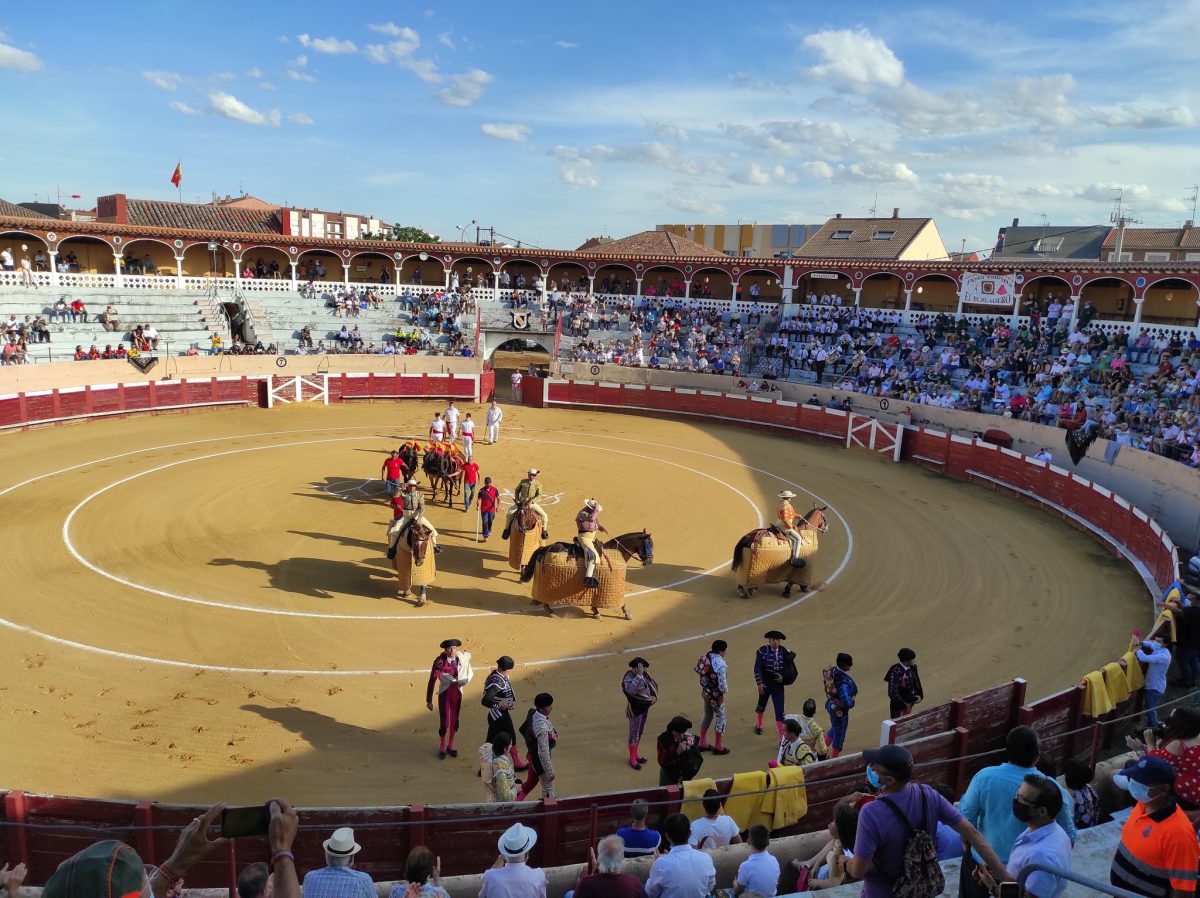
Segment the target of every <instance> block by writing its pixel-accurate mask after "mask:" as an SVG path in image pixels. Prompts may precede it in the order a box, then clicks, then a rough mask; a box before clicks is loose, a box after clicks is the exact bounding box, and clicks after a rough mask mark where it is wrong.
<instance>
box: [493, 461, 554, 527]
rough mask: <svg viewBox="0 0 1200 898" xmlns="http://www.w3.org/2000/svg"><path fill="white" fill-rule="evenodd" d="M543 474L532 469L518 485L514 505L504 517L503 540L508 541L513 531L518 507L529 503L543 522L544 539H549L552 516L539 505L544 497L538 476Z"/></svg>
mask: <svg viewBox="0 0 1200 898" xmlns="http://www.w3.org/2000/svg"><path fill="white" fill-rule="evenodd" d="M540 473H542V472H541V471H539V470H538V469H537V468H530V469H529V473H528V476H527V477H526V478H525V479H524V480H522V481H521V482H520V483H518V484H517V488H516V489H515V490H513V504H512V507H511V508H510V509H509V510H508V513H507V514H505V516H504V532H503V533H501V534H500V536H501V537H502V538H503V539H508V534H509V531H510V530H512V519H513V518H514V517H515V516H516V514H517V506H518V505H519V504H520V503H522V502H528V503H529V507H530V508H531V509H533V512H534V514H536V515H537V516H538V518H539V520H541V522H542V539H547V538H548V537H549V535H550V534H549V533H548V531H549V529H550V516H549V515H547V514H546V512H545V510H544V509H543V508H542V506H540V505H538V504H537V500H538V499H539V498H541V495H542V485H541V483H539V482H538V479H537V476H538V474H540Z"/></svg>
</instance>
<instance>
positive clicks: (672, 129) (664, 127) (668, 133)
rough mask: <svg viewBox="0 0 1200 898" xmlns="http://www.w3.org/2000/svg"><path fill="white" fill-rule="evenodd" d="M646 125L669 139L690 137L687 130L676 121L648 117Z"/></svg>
mask: <svg viewBox="0 0 1200 898" xmlns="http://www.w3.org/2000/svg"><path fill="white" fill-rule="evenodd" d="M646 127H647V128H649V129H650V130H651V131H653V132H654V133H655V134H657V135H658V136H659V137H665V138H667V139H668V140H687V139H688V133H687V131H685V130H684V129H683V128H681V127H679V126H678V125H676V124H675V123H674V122H660V121H654V120H652V119H646Z"/></svg>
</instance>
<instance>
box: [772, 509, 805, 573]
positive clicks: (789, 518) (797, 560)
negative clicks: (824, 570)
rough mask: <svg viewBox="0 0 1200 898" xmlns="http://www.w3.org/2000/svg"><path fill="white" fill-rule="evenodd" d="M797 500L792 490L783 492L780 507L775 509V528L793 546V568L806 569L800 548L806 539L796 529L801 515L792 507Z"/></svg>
mask: <svg viewBox="0 0 1200 898" xmlns="http://www.w3.org/2000/svg"><path fill="white" fill-rule="evenodd" d="M795 498H796V494H795V493H793V492H792V491H791V490H783V491H782V492H781V493H780V494H779V505H778V506H777V507H776V508H775V526H777V527H778V528H779V531H780V532H781V533H782V534H783V535H784V536H786V537H787V538H788V542H790V543H791V544H792V567H804V559H803V558H801V557H800V546H801V544H802V543H803V542H804V539H803V537H801V536H800V531H799V530H797V529H796V522H797V521H798V520H800V515H799V514H797V513H796V509H795V508H793V507H792V500H793V499H795Z"/></svg>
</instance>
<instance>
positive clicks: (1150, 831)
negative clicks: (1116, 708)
mask: <svg viewBox="0 0 1200 898" xmlns="http://www.w3.org/2000/svg"><path fill="white" fill-rule="evenodd" d="M1113 784H1114V785H1116V786H1118V787H1120V788H1122V789H1128V790H1129V794H1130V795H1132V796H1133V800H1134V801H1136V802H1137V804H1135V805H1134V806H1133V810H1132V811H1131V812H1130V814H1129V817H1128V819H1126V821H1125V827H1124V829H1122V830H1121V844H1120V845H1118V846H1117V853H1116V855H1115V856H1114V857H1113V862H1112V868H1111V869H1110V870H1109V873H1108V879H1109V882H1111V883H1112V884H1113V885H1115V886H1120V887H1121V888H1123V889H1127V890H1129V891H1130V892H1136V893H1137V894H1139V895H1148V896H1151V898H1182V896H1185V895H1188V896H1190V895H1194V894H1195V893H1196V869H1197V867H1198V866H1200V842H1197V840H1196V831H1195V830H1194V829H1193V828H1192V824H1191V822H1190V821H1189V820H1188V818H1187V815H1186V814H1184V813H1183V811H1182V810H1181V809H1180V808H1179V806H1178V805H1176V804H1175V770H1174V768H1173V767H1171V765H1170V764H1168V763H1167V762H1166V761H1164V760H1163V759H1162V758H1153V757H1149V756H1147V757H1143V758H1140V759H1139V760H1138V761H1136V762H1135V763H1133V764H1130V765H1129V766H1128V767H1126V768H1125V769H1124V770H1122V771H1121V772H1120V773H1118V774H1114V776H1113Z"/></svg>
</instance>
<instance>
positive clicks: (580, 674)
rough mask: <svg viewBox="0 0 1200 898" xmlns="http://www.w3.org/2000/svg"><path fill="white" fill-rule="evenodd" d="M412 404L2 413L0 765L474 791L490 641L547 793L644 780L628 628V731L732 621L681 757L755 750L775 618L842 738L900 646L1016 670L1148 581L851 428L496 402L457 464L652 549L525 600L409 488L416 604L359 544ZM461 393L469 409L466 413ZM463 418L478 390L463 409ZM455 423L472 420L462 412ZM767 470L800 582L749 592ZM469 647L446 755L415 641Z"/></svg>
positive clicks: (684, 696)
mask: <svg viewBox="0 0 1200 898" xmlns="http://www.w3.org/2000/svg"><path fill="white" fill-rule="evenodd" d="M439 408H440V407H438V406H435V405H434V404H432V403H426V404H411V405H389V404H378V405H354V406H343V407H331V408H324V407H316V406H312V407H304V408H283V409H276V410H273V411H270V412H267V411H259V410H236V411H213V412H194V413H188V414H179V415H167V416H161V417H157V418H149V417H147V418H135V419H129V420H125V421H107V422H98V423H91V424H85V425H75V426H66V427H60V428H49V429H43V430H39V431H35V432H31V433H17V434H10V435H7V436H5V437H4V438H3V439H0V462H2V463H0V471H3V475H2V476H3V482H2V483H0V497H3V508H4V510H5V514H4V519H5V524H6V526H5V531H4V532H5V537H6V538H5V541H4V543H5V554H6V565H5V567H6V574H7V576H6V587H7V588H6V589H5V590H4V593H3V598H0V658H2V659H3V660H2V661H0V671H2V675H0V677H2V684H3V685H0V707H2V708H3V715H4V730H5V739H4V745H5V746H6V748H5V749H4V750H3V765H2V766H3V769H4V771H5V772H4V779H3V782H0V786H3V787H7V788H23V789H27V790H31V791H44V792H59V793H64V794H74V795H95V796H109V797H129V798H135V797H136V798H154V799H158V800H164V801H169V800H187V801H215V800H224V801H229V802H234V803H249V802H254V801H258V800H261V799H263V798H264V797H266V796H268V795H274V794H278V795H284V796H287V797H289V798H290V799H291V800H292V801H295V802H299V803H302V804H402V803H407V802H412V801H425V802H447V801H467V800H478V799H480V798H481V797H482V794H483V793H482V788H481V787H480V785H479V781H478V780H477V779H476V778H475V776H474V772H475V761H474V759H475V754H476V748H477V746H478V745H479V743H480V742H481V741H482V738H483V733H484V730H485V723H484V716H485V715H484V711H483V709H482V708H481V707H480V706H479V695H480V690H481V687H482V677H483V675H484V674H486V672H487V670H488V669H490V666H491V664H490V662H491V661H492V660H493V659H495V658H496V657H497V656H499V655H501V654H510V655H512V656H514V657H515V658H516V660H517V662H518V667H517V670H516V671H515V672H514V676H513V680H514V684H515V686H516V689H517V695H518V699H519V702H520V704H519V707H518V709H517V712H514V717H518V716H519V717H521V718H523V716H524V712H525V708H526V707H528V704H529V702H530V700H531V699H532V697H533V695H534V693H536V692H538V691H541V690H548V691H551V692H553V693H554V695H555V697H556V704H555V720H556V722H557V724H558V727H559V731H560V736H561V738H560V742H559V747H558V749H557V750H556V752H555V759H556V764H557V765H558V766H559V771H560V777H559V782H560V792H561V793H562V794H575V793H580V792H590V791H604V790H610V789H615V788H621V787H632V786H635V785H649V784H654V783H656V782H657V769H656V767H655V766H654V764H653V762H652V763H651V764H650V765H648V768H647V769H645V770H643V771H641V772H635V771H633V770H631V769H629V767H628V765H627V764H626V762H625V757H626V751H625V747H624V739H625V735H624V734H625V718H624V703H623V700H622V696H621V692H620V688H619V684H620V679H621V675H622V674H623V673H624V671H625V669H626V662H627V660H628V658H629V657H631V656H632V655H631V653H634V652H636V653H637V654H641V655H645V656H646V657H648V658H649V659H650V661H651V664H652V668H651V672H652V673H653V674H654V675H655V676H656V677H657V679H658V681H659V684H660V687H661V695H662V697H661V700H660V701H659V703H658V705H657V706H656V707H655V708H654V709H653V710H652V712H651V717H650V723H649V726H648V728H647V738H646V742H647V743H648V745H644V746H643V751H642V753H643V754H644V755H646V756H648V757H651V758H653V739H654V736H655V735H657V733H658V732H660V731H661V729H662V727H663V725H664V723H665V722H666V720H668V719H669V718H670V717H671V716H672V715H673V714H675V713H685V714H687V715H688V716H689V717H691V718H692V719H693V720H694V721H696V722H697V723H698V722H699V717H698V716H697V715H698V714H699V712H700V710H701V708H700V701H699V692H698V688H697V684H696V676H695V674H694V673H693V672H692V665H693V664H694V662H695V659H696V657H697V656H698V655H699V654H700V653H701V652H702V651H704V650H705V649H706V648H707V647H708V642H709V641H710V640H711V639H713V638H714V637H715V636H716V635H717V634H720V635H721V636H722V637H723V638H725V639H727V640H728V641H729V643H730V650H729V654H728V656H727V657H728V661H729V663H730V666H731V678H730V679H731V687H732V695H731V698H730V732H729V734H728V740H727V741H728V744H729V745H730V746H731V747H732V749H733V752H732V754H730V755H728V756H727V757H723V758H711V757H710V758H709V760H708V761H707V762H706V764H705V771H704V772H705V773H706V774H710V775H727V774H731V773H733V772H736V771H739V770H749V769H759V768H762V767H763V766H764V764H765V762H766V759H767V758H768V757H769V756H772V755H773V749H774V742H775V740H774V737H773V729H772V728H771V727H770V726H769V725H768V733H767V734H766V735H763V736H761V737H760V736H755V735H754V732H753V729H752V727H753V714H752V711H753V705H754V701H755V698H754V683H753V678H752V676H751V665H752V654H753V651H754V649H755V648H756V647H757V646H758V645H760V644H761V642H762V639H761V638H760V637H761V636H762V633H763V632H764V631H765V630H766V629H768V628H771V627H777V628H780V629H782V630H784V631H785V632H786V633H787V634H788V635H789V637H791V638H790V640H789V642H788V644H789V645H790V646H791V647H792V648H793V649H795V650H798V652H799V658H798V663H799V667H800V679H799V681H798V682H797V684H796V686H794V687H792V688H791V689H789V691H788V694H789V699H788V706H789V710H798V709H799V705H800V703H801V701H802V700H803V699H804V698H805V697H806V696H813V697H816V698H818V699H819V700H821V701H823V697H822V694H821V680H820V670H821V668H822V667H823V666H825V665H828V664H829V663H831V662H832V659H833V656H834V654H835V653H836V652H838V651H848V652H850V653H852V654H853V655H854V656H855V660H856V664H855V668H854V671H853V672H854V674H855V676H856V678H857V680H858V683H859V687H860V690H861V694H860V696H859V699H860V700H859V704H858V707H857V708H856V709H855V711H854V713H853V716H852V718H851V726H850V739H849V745H850V746H851V747H855V748H858V747H862V746H865V745H868V744H871V743H872V742H873V741H874V740H877V737H878V733H879V724H880V721H881V720H882V719H883V717H884V716H885V714H886V709H887V701H886V694H885V691H884V688H883V684H882V682H881V679H882V676H883V673H884V671H885V670H886V668H887V666H888V665H889V664H890V663H891V662H892V661H893V660H894V657H895V652H896V650H897V649H898V648H899V647H901V646H904V645H908V646H911V647H913V648H914V649H915V650H916V651H917V653H918V657H919V663H920V667H921V673H922V678H923V680H924V683H925V688H926V690H927V700H928V701H931V702H937V701H942V700H945V699H947V698H950V697H952V696H954V695H956V694H962V693H965V692H969V691H973V690H976V689H979V688H982V687H986V686H990V685H993V684H995V683H997V682H1000V681H1003V680H1005V679H1007V678H1010V677H1013V676H1024V677H1026V678H1027V679H1028V680H1029V684H1030V685H1029V688H1030V695H1031V696H1035V695H1042V694H1045V693H1048V692H1050V691H1053V690H1055V689H1059V688H1062V687H1064V686H1066V685H1068V684H1069V683H1070V682H1071V681H1072V680H1073V679H1075V678H1077V677H1079V676H1080V675H1082V674H1084V673H1087V672H1088V671H1090V670H1094V669H1096V668H1097V667H1099V666H1100V665H1101V664H1102V663H1104V662H1106V661H1109V660H1111V659H1112V658H1113V657H1115V655H1116V654H1117V653H1118V652H1119V650H1120V649H1121V648H1122V647H1123V645H1124V643H1125V639H1126V634H1128V632H1129V631H1130V629H1132V628H1133V627H1135V626H1137V625H1139V624H1145V623H1146V616H1147V614H1148V611H1149V604H1148V601H1147V597H1146V595H1145V593H1144V591H1143V589H1142V587H1141V585H1140V582H1139V581H1138V580H1137V579H1136V578H1135V576H1134V575H1133V573H1132V572H1131V571H1129V570H1128V569H1127V568H1126V567H1125V566H1124V565H1123V564H1121V563H1118V562H1117V561H1115V560H1114V559H1113V558H1112V557H1110V556H1109V555H1108V554H1107V553H1106V552H1105V551H1103V550H1102V549H1101V548H1100V547H1099V546H1097V545H1096V544H1095V543H1093V542H1092V541H1091V540H1090V539H1089V538H1088V537H1086V536H1083V535H1082V534H1080V533H1078V532H1076V531H1075V530H1073V529H1071V528H1070V527H1068V526H1066V525H1064V524H1062V523H1059V522H1058V521H1056V520H1054V519H1052V518H1051V517H1049V516H1047V515H1042V514H1039V513H1038V512H1037V511H1035V510H1032V509H1029V508H1027V507H1025V506H1023V505H1020V504H1017V503H1014V502H1010V501H1007V500H1005V499H1002V498H998V497H996V496H995V495H994V494H992V493H989V492H987V491H984V490H980V489H977V488H974V487H970V486H967V485H963V484H959V483H954V482H951V481H949V480H945V479H943V478H941V477H939V476H937V475H933V474H929V473H926V472H924V471H921V470H919V469H916V468H913V467H910V466H908V465H895V464H892V463H891V462H889V461H887V460H886V459H884V458H882V457H880V456H877V455H872V454H870V453H867V452H865V451H854V452H847V451H845V450H843V449H841V448H837V447H833V446H825V445H816V444H812V443H806V442H795V441H790V440H786V439H782V438H775V437H770V436H764V435H760V434H755V433H751V432H749V431H744V430H739V429H734V428H725V427H712V426H693V425H691V424H689V423H671V422H661V421H652V420H647V419H642V418H636V417H626V416H622V415H603V414H592V413H587V412H571V411H562V410H528V409H522V408H517V407H507V408H506V409H505V414H506V416H507V417H506V421H505V425H506V426H505V429H504V433H503V437H502V440H501V442H500V444H499V445H497V446H480V447H479V450H478V453H477V455H478V460H479V461H480V464H481V466H482V468H483V473H484V474H488V475H491V476H492V477H494V478H496V481H497V484H498V485H500V486H502V487H505V488H507V489H512V488H513V487H514V486H515V485H516V482H517V481H518V480H519V479H520V476H521V473H522V472H523V471H524V469H525V468H527V467H528V466H529V465H530V464H534V465H536V466H537V467H539V468H541V470H542V472H543V481H544V484H545V487H546V489H547V491H548V492H549V493H551V494H552V496H553V497H556V498H557V503H555V501H554V499H553V498H552V499H551V501H550V504H549V505H548V506H547V510H548V512H549V514H550V515H551V536H552V537H555V538H567V537H569V535H570V534H571V530H572V528H571V520H572V517H573V515H574V512H575V511H576V510H577V509H578V507H579V503H580V502H581V500H582V499H583V498H585V497H586V496H589V495H595V496H596V497H597V498H599V499H600V501H601V502H602V503H603V504H604V506H605V511H604V515H603V521H604V523H605V524H606V526H607V527H608V529H609V530H610V531H611V532H612V533H614V534H616V533H620V532H623V531H629V530H640V529H642V528H646V529H648V530H650V531H651V532H652V533H653V534H654V537H655V553H656V557H655V564H654V565H653V567H651V568H648V569H642V568H640V567H639V566H637V565H636V563H633V564H632V566H631V571H630V578H629V579H630V590H631V596H630V599H629V607H630V610H631V611H632V612H633V615H634V620H633V621H631V622H627V621H625V620H623V619H620V618H619V617H614V616H605V617H604V618H603V619H601V620H599V621H594V620H591V619H590V618H588V617H585V616H584V615H583V614H582V613H580V611H579V610H578V609H563V610H560V612H559V613H558V615H557V616H556V617H554V618H547V617H544V616H542V615H540V614H538V613H536V612H535V611H534V610H532V609H531V608H530V606H529V602H528V598H527V588H525V587H521V586H520V585H519V584H518V583H517V577H516V574H515V573H514V572H512V571H510V570H509V569H508V567H507V563H506V558H505V555H504V550H505V544H504V543H502V542H501V541H500V539H499V534H498V533H496V534H494V535H493V537H492V541H491V542H490V543H480V544H476V543H475V542H474V535H475V516H474V514H473V513H472V514H467V513H464V512H463V511H462V510H461V509H460V508H454V509H449V508H446V507H444V506H443V507H434V508H432V511H431V513H430V516H431V518H432V520H433V521H434V524H435V525H436V526H437V527H438V529H439V530H440V531H441V533H442V536H443V542H444V544H445V545H446V547H447V549H446V552H445V553H444V554H443V555H441V556H440V557H439V559H438V563H439V569H440V574H439V579H438V581H437V583H436V584H435V586H434V587H433V588H432V593H431V596H432V599H433V604H431V605H428V606H426V607H425V608H421V609H419V610H418V609H416V608H414V607H413V606H412V603H411V602H409V601H404V600H399V599H397V598H396V588H395V580H394V575H393V574H392V573H391V570H390V567H389V564H388V562H387V560H386V558H385V557H384V554H383V548H384V547H383V539H384V531H385V528H386V524H387V522H388V520H389V518H390V514H389V512H388V510H387V509H386V507H385V506H384V505H383V503H382V501H381V500H380V499H379V497H378V492H379V483H378V480H377V478H378V475H379V468H380V465H381V463H382V458H383V453H385V452H386V450H387V449H388V448H392V447H394V446H395V445H396V444H397V443H398V442H399V439H400V438H401V437H402V435H404V434H415V433H423V432H424V430H425V425H426V423H427V422H428V420H429V419H430V418H431V417H432V413H433V412H434V411H435V410H439ZM465 410H469V409H464V411H465ZM473 410H474V411H475V413H476V417H478V418H482V409H473ZM480 429H481V430H482V427H481V428H480ZM785 485H790V486H791V488H793V489H796V491H797V492H800V493H801V498H800V499H798V500H796V505H797V507H798V508H799V509H800V510H801V511H805V510H807V509H808V508H809V507H810V506H811V504H812V501H811V500H810V499H809V497H808V496H806V495H805V493H806V492H811V494H812V495H815V496H819V497H820V500H821V501H822V502H828V503H829V504H830V505H831V506H832V510H833V512H834V513H833V514H832V516H831V528H830V532H829V533H828V534H826V535H825V536H823V537H822V540H821V551H820V554H819V556H818V558H817V560H816V562H815V568H814V570H815V576H816V578H817V580H823V581H828V585H827V586H826V587H825V588H824V589H822V590H820V591H818V592H815V593H812V594H810V595H809V596H807V597H803V598H793V599H791V600H784V599H782V598H780V596H779V593H778V588H765V589H763V590H761V591H760V592H759V593H757V594H756V595H755V596H754V597H753V598H752V599H750V600H749V601H743V600H740V599H738V598H737V597H736V596H735V593H734V586H733V579H732V575H731V574H730V573H729V572H728V567H729V559H730V556H731V552H732V547H733V545H734V543H735V541H736V540H737V538H738V537H739V536H740V535H741V534H743V533H745V532H746V531H748V530H750V529H751V528H753V527H755V526H756V525H758V523H759V521H760V515H763V514H766V515H770V514H772V512H773V507H774V495H775V493H776V492H777V491H778V490H780V489H782V488H784V486H785ZM450 636H456V637H458V638H460V639H462V640H463V642H464V644H465V647H466V648H467V649H469V650H470V651H472V652H473V654H474V657H475V661H476V669H477V671H478V672H479V673H478V679H477V680H476V681H475V682H474V683H472V684H471V686H470V687H469V688H468V690H467V694H466V697H465V699H464V703H463V712H464V723H463V730H462V732H461V734H460V738H459V742H458V745H459V747H460V757H459V758H458V759H447V760H445V761H441V762H439V761H438V760H437V757H436V748H437V735H436V729H437V717H436V714H431V713H429V712H428V711H426V709H425V703H424V691H425V683H426V680H427V675H428V673H427V672H428V669H429V664H430V663H431V662H432V660H433V658H434V657H435V656H436V655H437V654H438V651H439V649H438V643H439V642H440V641H441V640H442V639H445V638H447V637H450Z"/></svg>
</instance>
